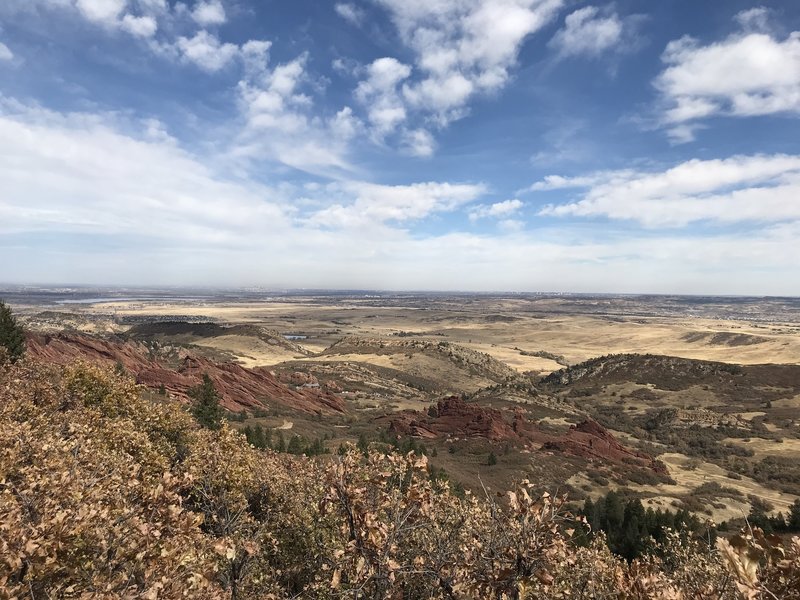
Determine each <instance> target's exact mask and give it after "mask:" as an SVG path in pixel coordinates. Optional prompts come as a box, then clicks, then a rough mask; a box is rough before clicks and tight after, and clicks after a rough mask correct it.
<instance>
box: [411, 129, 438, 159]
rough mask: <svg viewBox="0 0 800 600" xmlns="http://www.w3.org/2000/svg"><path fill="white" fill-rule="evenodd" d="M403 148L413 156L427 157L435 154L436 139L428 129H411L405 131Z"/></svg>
mask: <svg viewBox="0 0 800 600" xmlns="http://www.w3.org/2000/svg"><path fill="white" fill-rule="evenodd" d="M403 149H404V150H405V151H406V152H407V153H408V154H410V155H411V156H419V157H422V158H426V157H428V156H433V153H434V151H435V150H436V140H435V139H434V138H433V135H432V134H431V132H430V131H428V130H426V129H411V130H406V131H404V132H403Z"/></svg>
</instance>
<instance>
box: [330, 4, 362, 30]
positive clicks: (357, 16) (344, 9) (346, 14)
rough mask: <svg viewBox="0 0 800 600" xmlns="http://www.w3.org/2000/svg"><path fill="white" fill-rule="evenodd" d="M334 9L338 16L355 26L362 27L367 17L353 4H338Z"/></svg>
mask: <svg viewBox="0 0 800 600" xmlns="http://www.w3.org/2000/svg"><path fill="white" fill-rule="evenodd" d="M334 8H335V10H336V14H338V15H339V16H340V17H342V18H343V19H344V20H345V21H349V22H350V23H352V24H353V25H361V23H362V22H363V21H364V17H365V16H366V15H365V13H364V11H363V10H362V9H360V8H359V7H358V6H356V5H355V4H353V3H351V2H338V3H337V4H336V6H335V7H334Z"/></svg>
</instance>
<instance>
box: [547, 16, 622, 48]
mask: <svg viewBox="0 0 800 600" xmlns="http://www.w3.org/2000/svg"><path fill="white" fill-rule="evenodd" d="M635 22H636V17H633V16H631V17H627V18H624V19H623V18H620V17H619V15H617V14H616V13H615V12H613V11H611V10H608V9H606V10H601V9H600V8H598V7H596V6H586V7H584V8H580V9H578V10H576V11H575V12H573V13H570V14H569V15H567V17H566V18H565V19H564V27H563V28H562V29H560V30H559V31H558V32H557V33H556V34H555V35H554V36H553V38H552V39H551V40H550V42H549V44H548V45H549V46H550V47H551V48H553V49H555V50H556V52H558V54H559V55H560V56H563V57H571V56H581V55H583V56H589V57H596V56H600V55H601V54H603V53H605V52H608V51H613V50H622V49H624V47H625V46H626V44H628V43H629V42H630V38H631V36H632V35H633V32H634V28H635Z"/></svg>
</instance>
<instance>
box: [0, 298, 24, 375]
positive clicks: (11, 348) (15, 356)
mask: <svg viewBox="0 0 800 600" xmlns="http://www.w3.org/2000/svg"><path fill="white" fill-rule="evenodd" d="M0 348H5V352H6V354H7V355H8V357H9V359H10V360H11V362H16V361H17V360H19V359H20V358H22V355H23V354H25V332H24V331H23V329H22V326H21V325H20V324H19V323H17V320H16V319H15V318H14V315H13V314H11V309H10V308H9V307H8V306H6V304H5V303H3V302H2V301H0ZM0 354H2V353H0Z"/></svg>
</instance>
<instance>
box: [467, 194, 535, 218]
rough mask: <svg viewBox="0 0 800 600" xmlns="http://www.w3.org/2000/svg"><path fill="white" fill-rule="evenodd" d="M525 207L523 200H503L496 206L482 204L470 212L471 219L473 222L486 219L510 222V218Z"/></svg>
mask: <svg viewBox="0 0 800 600" xmlns="http://www.w3.org/2000/svg"><path fill="white" fill-rule="evenodd" d="M523 206H524V204H523V203H522V200H519V199H518V198H514V199H512V200H503V201H502V202H495V203H494V204H480V205H478V206H475V207H474V208H473V209H472V210H470V211H469V218H470V220H471V221H477V220H478V219H485V218H494V219H505V220H506V221H508V220H509V219H508V217H510V216H511V215H514V214H516V213H518V212H519V210H520V209H521V208H522V207H523Z"/></svg>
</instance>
